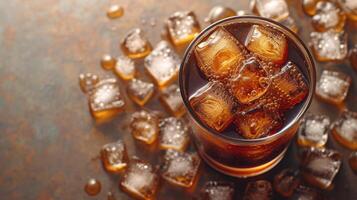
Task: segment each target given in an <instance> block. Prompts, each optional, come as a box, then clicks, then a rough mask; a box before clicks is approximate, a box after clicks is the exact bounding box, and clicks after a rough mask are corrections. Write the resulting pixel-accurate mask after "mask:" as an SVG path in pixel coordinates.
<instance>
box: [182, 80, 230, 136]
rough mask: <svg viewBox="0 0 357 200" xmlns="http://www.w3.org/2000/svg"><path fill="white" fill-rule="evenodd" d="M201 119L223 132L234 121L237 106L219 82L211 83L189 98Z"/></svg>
mask: <svg viewBox="0 0 357 200" xmlns="http://www.w3.org/2000/svg"><path fill="white" fill-rule="evenodd" d="M189 101H190V104H191V107H192V109H193V110H194V111H195V113H196V115H197V116H198V117H199V119H200V120H201V121H202V122H203V123H204V124H206V125H207V126H208V127H210V128H212V129H213V130H215V131H218V132H221V131H223V130H224V129H225V128H226V127H227V126H228V125H229V124H230V123H231V122H232V120H233V116H234V112H235V107H236V104H235V102H234V99H233V98H232V96H231V95H230V94H229V93H228V92H227V90H226V88H225V87H224V86H223V85H222V84H221V83H219V82H209V83H207V84H206V85H204V86H203V87H202V88H200V89H199V90H197V91H196V92H195V93H194V94H193V95H191V96H190V98H189Z"/></svg>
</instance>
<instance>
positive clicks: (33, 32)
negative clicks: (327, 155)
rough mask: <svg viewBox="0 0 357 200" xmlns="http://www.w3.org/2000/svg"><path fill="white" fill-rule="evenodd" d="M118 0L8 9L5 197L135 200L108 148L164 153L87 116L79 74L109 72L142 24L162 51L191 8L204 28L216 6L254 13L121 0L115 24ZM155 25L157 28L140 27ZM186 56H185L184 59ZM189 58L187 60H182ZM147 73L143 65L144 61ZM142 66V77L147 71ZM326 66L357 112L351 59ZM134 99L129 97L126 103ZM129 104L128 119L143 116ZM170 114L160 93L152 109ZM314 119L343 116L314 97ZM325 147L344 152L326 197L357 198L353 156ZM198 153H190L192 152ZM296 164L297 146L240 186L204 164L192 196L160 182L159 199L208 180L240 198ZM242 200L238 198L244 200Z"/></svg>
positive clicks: (294, 11) (293, 6)
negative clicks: (108, 58) (93, 193)
mask: <svg viewBox="0 0 357 200" xmlns="http://www.w3.org/2000/svg"><path fill="white" fill-rule="evenodd" d="M112 3H114V2H112V1H102V0H91V1H86V0H76V1H69V0H62V1H55V0H37V1H20V0H12V1H1V2H0V112H1V115H0V159H1V164H0V195H1V199H88V198H90V197H88V195H87V194H86V193H85V192H84V190H83V186H84V185H85V183H86V182H87V180H88V179H89V178H91V177H95V178H96V179H97V180H99V181H100V182H101V185H102V190H101V193H100V194H99V195H98V196H97V197H96V198H97V199H105V198H106V197H107V193H108V192H109V191H112V192H113V194H114V195H115V197H116V199H123V200H124V199H130V198H129V197H128V196H127V195H126V194H124V193H122V192H121V191H120V190H119V189H118V182H119V179H120V176H119V175H111V174H108V173H106V172H105V170H104V169H103V168H102V165H101V162H100V160H99V159H98V156H99V152H100V149H101V147H102V145H104V144H106V143H109V142H114V141H116V140H118V139H123V140H124V141H125V142H126V145H127V147H128V153H129V155H130V156H132V155H137V156H139V157H140V158H146V159H147V160H148V161H150V162H151V163H152V164H156V163H157V160H158V159H157V157H158V156H157V153H153V151H152V150H151V149H149V148H147V147H146V146H144V145H142V144H140V143H137V142H135V141H134V140H133V138H132V136H131V134H129V132H128V129H127V127H126V126H125V124H126V122H127V121H126V118H125V117H124V116H125V115H120V116H118V117H116V118H115V119H114V120H113V121H112V122H110V123H105V124H100V125H99V124H96V123H95V121H94V120H93V119H92V117H91V116H90V114H89V111H88V105H87V99H86V97H85V96H84V95H83V94H82V92H81V91H80V87H79V86H78V75H79V74H80V73H82V72H83V73H85V72H92V73H96V74H99V75H100V76H102V77H103V76H104V75H108V74H109V75H111V73H110V72H107V71H104V70H103V69H102V68H101V67H100V59H101V56H102V55H103V54H106V53H109V54H111V55H113V56H117V55H119V54H120V48H119V43H120V41H121V40H122V39H123V37H124V36H125V35H126V33H127V32H128V31H129V30H130V29H132V28H135V27H140V28H142V29H143V31H145V32H146V34H147V36H148V39H149V40H150V42H151V43H152V44H153V45H155V44H157V42H159V40H160V33H161V31H162V30H163V19H166V18H167V17H168V16H170V15H171V14H172V13H173V12H175V11H178V10H188V9H190V10H193V11H194V12H195V14H196V15H197V17H198V19H199V21H200V23H201V26H202V27H205V26H206V25H207V24H206V23H204V22H203V21H204V18H205V17H206V16H207V14H208V12H209V10H210V9H211V8H212V7H213V6H215V5H221V4H222V5H223V6H229V7H232V8H233V9H236V10H242V9H248V1H245V0H244V1H243V0H242V1H236V0H234V1H233V0H229V1H224V3H220V2H219V1H215V0H211V1H203V0H200V1H188V0H183V1H173V0H170V1H165V2H162V1H154V0H148V1H139V0H131V1H118V2H115V3H118V4H119V5H121V6H123V8H124V10H125V14H124V15H123V16H122V17H121V18H119V19H115V20H111V19H108V17H107V16H106V11H107V9H108V7H109V6H110V5H111V4H112ZM288 3H289V9H290V12H291V15H292V17H293V18H294V19H296V21H297V25H298V27H299V28H300V32H299V35H300V36H301V37H302V39H303V40H304V41H305V42H308V38H309V33H310V32H311V31H312V30H313V28H312V26H311V24H310V22H311V18H310V17H308V16H307V15H305V14H304V13H303V11H302V8H301V3H300V1H298V0H288ZM154 18H155V19H156V26H154V27H153V26H151V25H150V24H143V23H141V21H142V19H154ZM347 30H348V33H349V46H352V44H355V43H357V34H352V33H355V32H356V30H357V23H356V22H355V23H354V24H353V23H351V22H347ZM181 53H182V52H181ZM180 55H182V54H180ZM137 66H138V67H139V68H141V69H142V68H143V62H142V61H139V62H137ZM141 69H140V70H141ZM323 69H334V70H337V71H341V72H344V73H346V74H349V75H350V76H351V77H352V79H353V82H352V85H351V88H350V90H349V94H348V96H347V99H346V107H347V108H349V109H350V110H352V111H357V104H356V102H357V96H356V94H357V73H356V72H355V71H354V70H353V69H352V67H350V65H349V63H348V62H347V61H344V62H340V63H325V64H322V63H318V69H317V72H318V73H317V74H318V77H319V76H320V73H321V71H322V70H323ZM126 100H127V102H130V100H129V99H128V98H127V97H126ZM130 104H131V106H129V108H128V109H127V111H126V112H132V111H134V110H135V109H138V108H139V107H138V106H134V104H133V103H131V102H130ZM146 107H147V108H151V109H159V110H161V109H163V107H162V106H161V104H159V103H158V95H155V96H154V98H153V100H151V101H150V102H149V103H148V104H147V105H146ZM310 112H312V113H319V114H326V115H329V116H330V117H331V120H332V121H333V120H335V119H336V118H337V116H338V113H339V112H340V111H339V109H338V108H337V107H335V106H332V105H329V104H326V103H322V102H320V101H318V100H316V99H314V101H313V103H312V106H311V108H310ZM327 147H330V148H333V149H336V150H337V151H339V152H340V153H341V155H342V165H341V170H340V172H339V173H338V174H337V175H336V177H335V180H334V189H333V190H332V191H329V192H325V194H326V196H328V197H329V198H330V199H357V191H356V190H355V185H356V184H357V176H356V175H355V174H354V173H353V171H352V169H351V168H350V166H349V165H348V155H349V154H350V152H351V151H350V150H348V149H346V148H344V147H342V146H341V145H340V144H338V143H337V142H336V141H335V140H334V139H333V138H332V137H331V135H329V139H328V142H327ZM191 148H192V147H191ZM291 166H296V167H297V166H298V159H297V148H296V142H295V140H294V141H293V142H292V146H291V147H290V148H289V150H288V153H287V155H286V156H285V158H284V160H283V161H282V162H281V163H280V164H279V165H278V166H277V167H276V168H274V169H273V170H272V171H270V172H268V173H267V174H264V175H262V176H260V177H256V178H252V179H249V180H239V179H233V178H230V177H227V176H224V175H222V174H219V173H217V172H215V171H214V170H213V169H211V168H210V167H208V166H207V165H203V167H202V169H203V173H202V174H201V178H200V180H199V182H198V184H197V187H196V188H195V189H193V190H185V189H181V188H178V187H173V186H170V185H168V184H162V186H161V189H160V190H159V192H158V199H167V200H169V199H185V198H186V199H187V198H189V196H192V195H196V194H199V190H200V187H201V186H202V185H203V184H204V182H206V181H209V180H225V181H232V182H235V183H236V196H237V197H241V196H242V194H243V192H244V187H245V185H246V183H247V181H251V180H256V179H258V178H267V179H269V180H272V178H273V175H274V174H276V173H277V172H278V171H280V170H281V169H283V168H286V167H291ZM238 199H240V198H238Z"/></svg>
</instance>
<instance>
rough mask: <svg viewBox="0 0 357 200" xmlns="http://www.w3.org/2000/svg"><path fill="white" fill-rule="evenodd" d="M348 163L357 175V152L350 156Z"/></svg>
mask: <svg viewBox="0 0 357 200" xmlns="http://www.w3.org/2000/svg"><path fill="white" fill-rule="evenodd" d="M348 163H349V164H350V167H351V169H352V170H353V171H354V172H355V173H357V151H355V152H352V153H351V154H350V156H349V157H348Z"/></svg>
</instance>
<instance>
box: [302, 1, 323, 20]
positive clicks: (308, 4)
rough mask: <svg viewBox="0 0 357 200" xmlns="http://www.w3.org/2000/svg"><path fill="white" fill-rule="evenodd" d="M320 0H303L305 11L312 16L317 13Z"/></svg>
mask: <svg viewBox="0 0 357 200" xmlns="http://www.w3.org/2000/svg"><path fill="white" fill-rule="evenodd" d="M319 1H320V0H302V8H303V10H304V12H305V13H306V14H308V15H310V16H313V15H315V14H316V4H317V2H319Z"/></svg>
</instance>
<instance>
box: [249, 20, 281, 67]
mask: <svg viewBox="0 0 357 200" xmlns="http://www.w3.org/2000/svg"><path fill="white" fill-rule="evenodd" d="M245 46H246V47H247V48H248V49H249V51H251V52H253V53H255V54H257V56H258V57H259V58H261V59H262V60H265V61H268V62H273V63H276V64H283V63H284V62H285V61H286V59H287V55H288V42H287V40H286V37H285V35H284V34H282V33H280V32H279V31H277V30H274V29H272V28H268V27H263V26H260V25H253V26H252V28H251V29H250V31H249V33H248V36H247V38H246V41H245Z"/></svg>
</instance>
